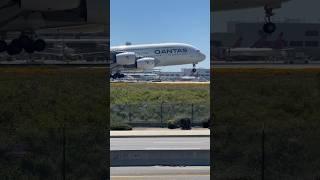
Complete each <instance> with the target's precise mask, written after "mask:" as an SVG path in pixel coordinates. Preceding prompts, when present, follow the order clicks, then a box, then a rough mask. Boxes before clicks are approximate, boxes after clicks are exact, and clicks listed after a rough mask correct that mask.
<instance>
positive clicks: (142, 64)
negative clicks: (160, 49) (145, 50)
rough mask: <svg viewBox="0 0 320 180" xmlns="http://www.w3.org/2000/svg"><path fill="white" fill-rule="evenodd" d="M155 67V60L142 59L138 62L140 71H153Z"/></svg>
mask: <svg viewBox="0 0 320 180" xmlns="http://www.w3.org/2000/svg"><path fill="white" fill-rule="evenodd" d="M155 66H156V65H155V59H154V58H141V59H138V60H137V68H138V69H153V68H154V67H155Z"/></svg>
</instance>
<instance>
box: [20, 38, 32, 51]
mask: <svg viewBox="0 0 320 180" xmlns="http://www.w3.org/2000/svg"><path fill="white" fill-rule="evenodd" d="M19 41H20V45H21V47H22V48H24V49H25V48H28V47H29V46H30V45H32V43H33V41H32V39H31V38H29V37H28V36H26V35H21V36H20V37H19Z"/></svg>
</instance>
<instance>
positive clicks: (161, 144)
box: [110, 137, 210, 151]
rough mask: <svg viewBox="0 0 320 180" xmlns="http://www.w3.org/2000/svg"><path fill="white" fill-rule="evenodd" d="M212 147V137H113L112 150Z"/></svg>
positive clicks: (111, 140) (111, 141)
mask: <svg viewBox="0 0 320 180" xmlns="http://www.w3.org/2000/svg"><path fill="white" fill-rule="evenodd" d="M195 149H201V150H202V149H210V137H164V138H161V137H147V138H111V139H110V150H111V151H112V150H195Z"/></svg>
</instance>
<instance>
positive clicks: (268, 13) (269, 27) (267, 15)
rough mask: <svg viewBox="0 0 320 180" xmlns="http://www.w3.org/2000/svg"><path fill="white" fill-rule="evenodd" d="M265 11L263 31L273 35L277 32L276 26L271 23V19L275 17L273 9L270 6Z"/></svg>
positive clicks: (265, 7)
mask: <svg viewBox="0 0 320 180" xmlns="http://www.w3.org/2000/svg"><path fill="white" fill-rule="evenodd" d="M264 10H265V23H264V25H263V31H264V32H265V33H267V34H272V33H274V32H275V31H276V25H275V23H273V22H272V21H271V17H272V16H274V13H273V12H272V11H273V8H271V7H268V5H265V6H264Z"/></svg>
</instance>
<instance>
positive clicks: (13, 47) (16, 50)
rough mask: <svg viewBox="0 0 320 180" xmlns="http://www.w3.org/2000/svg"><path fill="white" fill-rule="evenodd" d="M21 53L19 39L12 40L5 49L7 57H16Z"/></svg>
mask: <svg viewBox="0 0 320 180" xmlns="http://www.w3.org/2000/svg"><path fill="white" fill-rule="evenodd" d="M21 52H22V47H21V43H20V41H19V39H14V40H12V41H11V43H10V44H9V45H8V47H7V53H8V54H9V55H17V54H20V53H21Z"/></svg>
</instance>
